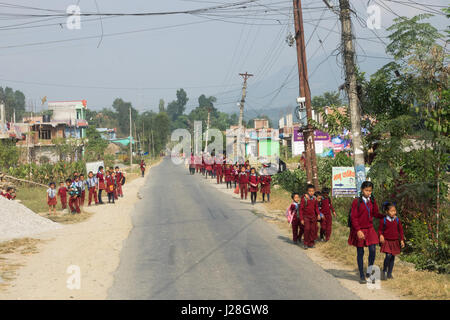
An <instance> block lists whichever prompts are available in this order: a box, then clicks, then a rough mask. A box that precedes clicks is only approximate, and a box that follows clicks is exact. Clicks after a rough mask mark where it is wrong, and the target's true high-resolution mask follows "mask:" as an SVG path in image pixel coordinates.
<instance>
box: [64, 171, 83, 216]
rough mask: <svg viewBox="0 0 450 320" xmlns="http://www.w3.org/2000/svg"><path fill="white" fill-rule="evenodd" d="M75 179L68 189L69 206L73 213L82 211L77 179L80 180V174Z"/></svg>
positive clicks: (68, 180)
mask: <svg viewBox="0 0 450 320" xmlns="http://www.w3.org/2000/svg"><path fill="white" fill-rule="evenodd" d="M74 180H75V181H73V182H72V183H71V184H70V187H69V189H68V192H69V208H70V212H71V213H81V210H80V205H79V203H80V202H79V200H78V197H79V195H80V190H79V189H78V186H77V183H76V181H77V180H78V176H75V177H74ZM70 181H71V180H70V179H67V180H66V182H69V183H70Z"/></svg>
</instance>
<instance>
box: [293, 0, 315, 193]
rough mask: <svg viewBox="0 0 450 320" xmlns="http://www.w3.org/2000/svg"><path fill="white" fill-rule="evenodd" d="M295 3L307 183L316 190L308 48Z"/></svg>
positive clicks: (298, 5)
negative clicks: (304, 122) (304, 119)
mask: <svg viewBox="0 0 450 320" xmlns="http://www.w3.org/2000/svg"><path fill="white" fill-rule="evenodd" d="M293 3H294V24H295V40H296V45H297V63H298V79H299V92H300V97H302V98H305V107H306V118H307V119H308V124H307V127H306V129H304V130H303V141H304V144H305V153H306V176H307V182H308V183H312V184H314V186H315V187H316V189H318V188H319V178H318V175H317V171H318V170H317V158H316V148H315V143H314V128H313V127H312V125H311V123H310V120H312V108H311V91H310V88H309V83H308V68H307V64H306V46H305V31H304V28H303V13H302V2H301V0H293Z"/></svg>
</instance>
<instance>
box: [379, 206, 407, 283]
mask: <svg viewBox="0 0 450 320" xmlns="http://www.w3.org/2000/svg"><path fill="white" fill-rule="evenodd" d="M383 212H384V213H386V216H385V217H384V218H383V220H380V226H379V228H378V235H379V236H380V243H381V250H380V252H384V253H385V254H386V257H385V258H384V263H383V272H382V273H381V280H387V279H393V277H392V269H394V261H395V256H396V255H398V254H400V251H401V248H404V247H405V237H404V234H403V227H402V223H401V222H400V220H399V219H398V217H397V209H396V208H395V204H393V203H391V202H385V203H384V204H383Z"/></svg>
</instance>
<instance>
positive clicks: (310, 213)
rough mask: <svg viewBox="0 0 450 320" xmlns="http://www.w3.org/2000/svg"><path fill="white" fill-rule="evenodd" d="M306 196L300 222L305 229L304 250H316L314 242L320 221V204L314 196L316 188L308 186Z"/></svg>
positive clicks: (302, 205)
mask: <svg viewBox="0 0 450 320" xmlns="http://www.w3.org/2000/svg"><path fill="white" fill-rule="evenodd" d="M306 190H307V191H306V192H307V193H306V194H305V195H304V196H303V197H302V199H301V202H300V209H299V211H300V222H301V224H302V225H303V227H304V230H305V231H304V232H305V235H304V238H303V239H304V240H303V243H304V245H303V248H304V249H308V248H314V247H315V246H314V241H315V240H316V238H317V220H319V219H320V213H319V202H318V201H317V199H316V197H315V196H314V193H315V187H314V186H313V185H312V184H308V185H307V187H306ZM314 233H315V234H314Z"/></svg>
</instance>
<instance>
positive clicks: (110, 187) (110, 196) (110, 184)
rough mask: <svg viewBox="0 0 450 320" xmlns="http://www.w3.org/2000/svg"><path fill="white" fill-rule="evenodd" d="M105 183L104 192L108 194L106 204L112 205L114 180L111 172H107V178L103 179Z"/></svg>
mask: <svg viewBox="0 0 450 320" xmlns="http://www.w3.org/2000/svg"><path fill="white" fill-rule="evenodd" d="M105 181H106V192H107V193H108V203H114V190H115V185H114V178H113V176H112V175H111V172H109V171H108V173H107V176H106V177H105Z"/></svg>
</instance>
